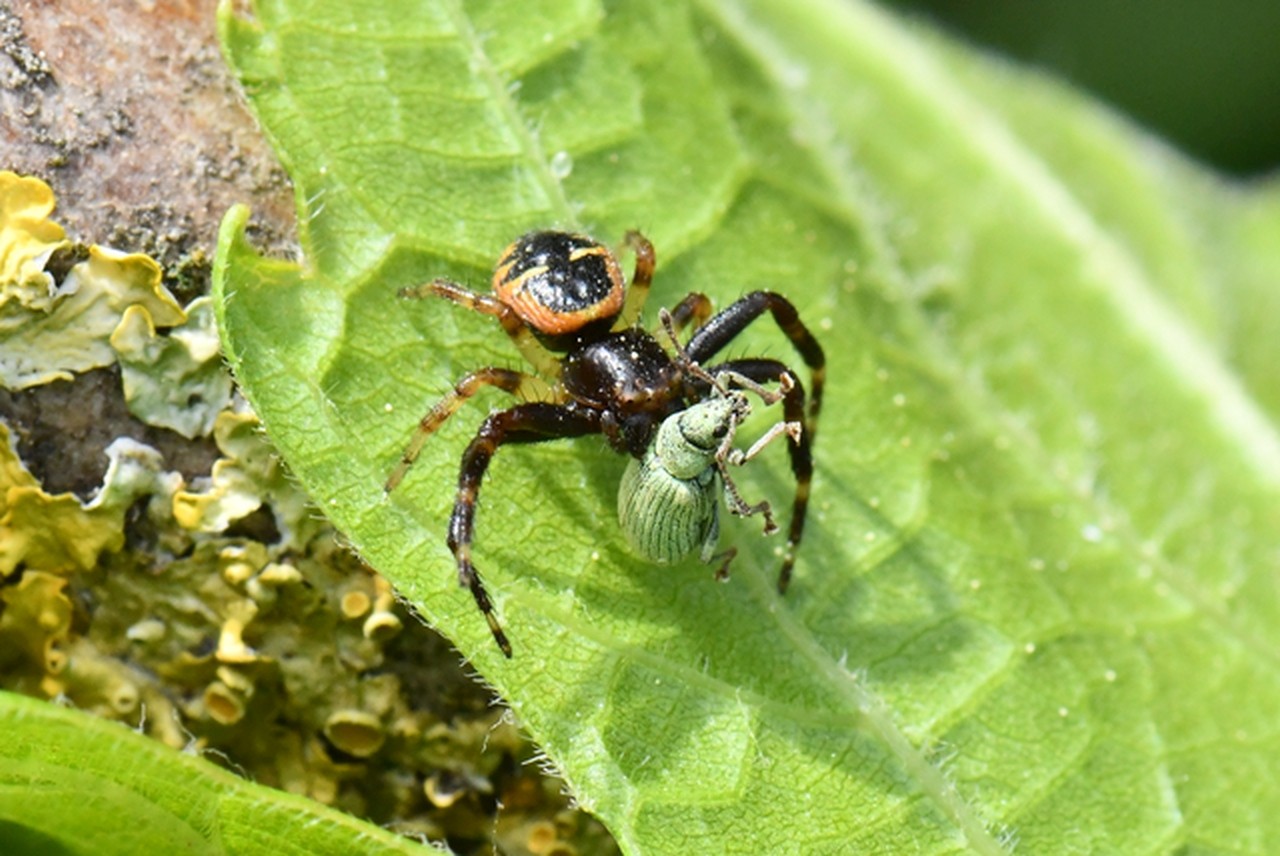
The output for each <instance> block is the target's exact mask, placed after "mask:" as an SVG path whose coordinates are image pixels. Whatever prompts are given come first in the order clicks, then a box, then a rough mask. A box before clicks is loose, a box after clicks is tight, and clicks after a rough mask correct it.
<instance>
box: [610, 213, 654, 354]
mask: <svg viewBox="0 0 1280 856" xmlns="http://www.w3.org/2000/svg"><path fill="white" fill-rule="evenodd" d="M626 240H627V246H628V247H630V248H631V250H632V252H634V253H635V254H636V268H635V272H634V273H632V274H631V284H630V285H629V286H627V299H626V302H625V303H623V305H622V312H620V313H619V314H618V320H617V321H615V322H614V323H613V329H614V330H615V331H617V330H625V329H627V328H628V327H632V326H635V323H636V321H638V320H639V319H640V313H641V311H642V310H643V309H644V303H645V301H646V300H648V299H649V285H650V284H651V283H652V282H653V270H654V268H655V267H656V266H657V260H656V259H655V257H654V252H653V244H652V243H650V242H649V239H648V238H646V237H645V236H644V235H641V234H640V233H639V232H637V231H636V230H634V229H632V230H631V231H630V232H627V238H626Z"/></svg>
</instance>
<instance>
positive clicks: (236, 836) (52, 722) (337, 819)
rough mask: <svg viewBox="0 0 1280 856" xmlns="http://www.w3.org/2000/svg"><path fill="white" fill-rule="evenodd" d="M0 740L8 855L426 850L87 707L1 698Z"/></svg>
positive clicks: (1, 844)
mask: <svg viewBox="0 0 1280 856" xmlns="http://www.w3.org/2000/svg"><path fill="white" fill-rule="evenodd" d="M0 733H2V734H4V740H3V741H2V742H0V850H3V851H4V852H5V853H60V854H79V853H83V854H93V856H110V854H122V856H133V854H138V853H188V854H220V853H278V854H317V853H334V854H338V853H387V854H391V853H421V852H422V848H420V847H419V846H418V845H416V844H414V843H412V842H410V841H408V840H406V839H404V838H400V837H398V836H395V835H392V834H391V833H389V832H386V831H384V830H381V829H377V828H374V827H372V826H370V825H368V824H366V823H361V822H360V821H357V820H354V819H353V818H351V817H350V816H348V815H345V814H343V813H341V812H337V811H334V810H332V809H328V808H324V807H323V806H319V805H316V804H315V803H314V802H312V801H311V800H308V799H304V798H303V797H299V796H293V795H289V794H281V793H280V792H278V791H273V790H272V789H270V788H267V787H263V786H261V785H254V784H250V783H248V782H246V781H244V780H243V779H241V778H239V777H237V776H234V775H232V774H231V773H228V772H227V771H226V770H222V769H219V768H217V767H215V766H213V765H212V764H211V763H209V762H208V761H205V760H203V759H201V758H197V757H195V756H194V755H183V754H179V753H177V752H174V751H173V750H171V749H169V748H167V747H165V746H162V745H161V744H159V743H157V742H156V741H154V740H148V739H147V738H146V737H144V736H142V735H141V734H136V733H134V732H132V731H130V730H129V729H127V728H125V727H123V726H121V725H119V724H117V723H112V722H107V721H105V720H102V719H99V718H97V717H95V716H91V715H89V714H87V713H82V712H80V711H74V710H68V709H65V708H60V707H57V706H55V705H52V704H49V703H47V702H42V701H36V700H34V699H30V698H26V697H24V696H20V695H15V694H13V693H8V692H0Z"/></svg>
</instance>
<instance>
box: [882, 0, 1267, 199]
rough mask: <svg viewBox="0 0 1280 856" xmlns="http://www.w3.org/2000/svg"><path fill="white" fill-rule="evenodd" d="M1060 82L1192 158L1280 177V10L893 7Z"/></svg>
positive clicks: (1071, 0) (963, 3)
mask: <svg viewBox="0 0 1280 856" xmlns="http://www.w3.org/2000/svg"><path fill="white" fill-rule="evenodd" d="M888 5H890V6H892V7H894V8H897V9H899V10H900V11H905V12H909V13H916V14H918V15H919V16H921V17H924V18H927V19H929V20H932V21H934V22H935V23H937V24H938V25H940V26H941V27H943V28H944V29H946V30H949V31H951V32H952V33H954V34H956V35H959V36H960V37H962V38H965V39H967V40H968V41H970V42H972V43H975V44H977V45H978V46H981V47H984V48H986V49H988V50H991V51H994V52H996V53H1000V54H1004V55H1006V56H1009V57H1013V58H1015V59H1017V60H1019V61H1023V62H1027V63H1030V64H1033V65H1036V66H1039V67H1042V68H1045V69H1047V70H1049V71H1052V72H1053V73H1055V74H1058V75H1059V76H1061V77H1064V78H1066V79H1067V80H1069V81H1071V82H1073V83H1075V84H1076V85H1077V86H1080V87H1081V88H1083V89H1086V90H1089V91H1091V92H1092V93H1094V94H1095V95H1096V96H1098V97H1099V98H1101V99H1102V100H1103V101H1106V102H1107V103H1109V104H1111V105H1113V106H1114V107H1115V108H1116V109H1118V110H1120V111H1121V112H1124V113H1127V114H1128V115H1129V116H1131V117H1132V118H1133V119H1134V120H1135V121H1136V122H1138V124H1140V125H1142V126H1144V127H1146V128H1147V129H1149V130H1151V131H1152V132H1154V133H1155V134H1157V135H1159V136H1162V137H1164V138H1166V139H1167V140H1169V141H1170V142H1171V143H1172V144H1173V145H1174V146H1176V147H1178V148H1180V149H1182V150H1183V151H1184V152H1186V153H1187V154H1189V155H1190V156H1192V157H1194V158H1196V159H1197V160H1199V161H1202V162H1204V163H1206V164H1209V165H1211V166H1213V167H1216V168H1217V169H1219V170H1221V171H1223V172H1226V173H1229V174H1232V175H1236V176H1240V177H1250V176H1260V175H1266V174H1270V173H1275V172H1276V171H1277V169H1278V168H1280V0H1226V2H1205V0H1058V2H1053V0H1041V1H1040V2H1037V1H1036V0H890V2H889V3H888Z"/></svg>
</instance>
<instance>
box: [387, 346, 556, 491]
mask: <svg viewBox="0 0 1280 856" xmlns="http://www.w3.org/2000/svg"><path fill="white" fill-rule="evenodd" d="M483 386H496V387H497V388H498V389H502V390H505V391H507V392H510V393H512V394H513V395H519V396H520V397H521V398H524V399H525V400H526V401H555V400H556V395H555V393H554V391H553V390H552V389H551V387H550V386H548V385H547V383H546V382H545V381H544V380H542V379H541V378H538V377H534V376H533V375H529V374H525V373H524V372H517V371H512V370H510V369H500V368H494V367H492V366H491V367H489V368H483V369H479V370H478V371H474V372H471V373H470V374H467V375H466V376H465V377H463V378H462V380H460V381H458V382H457V383H456V384H454V385H453V389H451V390H449V392H448V393H447V394H446V395H445V396H444V398H442V399H440V400H439V401H438V402H436V404H435V405H434V406H433V407H432V408H431V409H430V410H428V411H427V413H426V415H424V416H423V417H422V419H421V420H420V421H419V422H418V429H417V431H415V432H414V435H413V439H411V440H410V441H409V445H408V446H406V447H405V450H404V454H403V455H402V456H401V457H400V462H399V463H398V464H396V468H395V469H394V470H392V471H391V475H390V476H388V477H387V481H386V484H384V485H383V488H382V490H383V492H384V493H391V491H393V490H395V489H396V486H397V485H399V484H400V482H401V481H402V480H403V479H404V476H405V473H407V472H408V471H409V467H411V466H413V462H414V461H416V460H417V459H418V455H419V454H420V453H421V452H422V447H423V445H425V444H426V442H427V439H428V438H430V436H431V435H432V434H434V433H435V432H436V429H438V428H439V427H440V426H441V425H442V424H443V423H444V421H445V420H446V419H448V418H449V417H450V416H452V415H453V414H454V412H455V411H457V409H458V408H459V407H461V406H462V405H463V404H464V403H466V401H467V399H469V398H470V397H471V396H473V395H475V394H476V393H477V392H479V391H480V388H481V387H483Z"/></svg>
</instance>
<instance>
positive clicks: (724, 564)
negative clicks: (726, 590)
mask: <svg viewBox="0 0 1280 856" xmlns="http://www.w3.org/2000/svg"><path fill="white" fill-rule="evenodd" d="M719 542H720V507H719V506H716V507H715V509H714V510H713V511H712V514H711V526H710V528H708V529H707V538H706V540H705V541H703V542H702V552H701V553H699V554H698V558H699V559H700V560H701V561H702V563H703V564H704V565H709V564H711V563H712V562H715V561H719V562H720V566H719V567H718V568H716V579H717V580H720V581H721V582H724V581H725V580H727V579H729V565H730V563H732V562H733V557H734V556H736V555H738V548H737V547H730V548H729V549H727V550H724V551H723V552H720V553H717V552H716V547H717V546H719Z"/></svg>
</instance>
